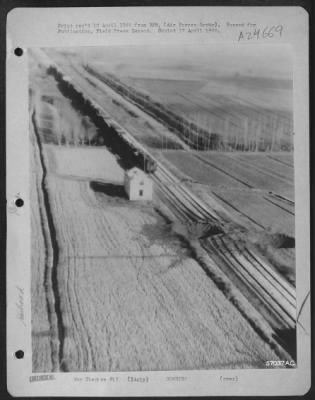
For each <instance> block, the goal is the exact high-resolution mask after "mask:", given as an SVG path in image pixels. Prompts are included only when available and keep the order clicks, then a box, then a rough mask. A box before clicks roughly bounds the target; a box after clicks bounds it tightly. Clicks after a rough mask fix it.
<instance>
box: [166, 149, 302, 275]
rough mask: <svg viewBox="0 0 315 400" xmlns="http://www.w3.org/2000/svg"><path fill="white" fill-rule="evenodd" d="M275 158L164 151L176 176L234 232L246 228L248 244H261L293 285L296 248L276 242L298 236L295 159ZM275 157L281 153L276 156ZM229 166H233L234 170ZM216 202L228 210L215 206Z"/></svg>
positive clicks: (243, 154)
mask: <svg viewBox="0 0 315 400" xmlns="http://www.w3.org/2000/svg"><path fill="white" fill-rule="evenodd" d="M196 154H197V158H196ZM270 157H272V158H271V159H270ZM273 157H274V155H273V154H270V153H268V154H267V153H266V154H258V155H256V154H251V153H224V152H222V153H218V152H198V153H196V152H195V153H194V152H184V151H170V150H168V151H164V152H160V159H161V160H162V161H163V160H167V162H168V163H169V164H168V165H171V164H172V165H173V169H172V171H173V173H174V174H175V175H177V176H178V178H180V179H181V181H182V182H183V183H184V184H185V185H186V186H188V187H189V188H190V189H191V190H192V191H193V192H194V193H195V194H196V195H197V196H198V197H199V198H200V199H202V200H203V201H204V202H205V203H206V204H208V205H209V206H210V207H212V208H214V209H217V211H218V213H219V214H220V215H221V218H222V221H225V223H229V222H232V228H231V229H237V230H238V229H240V227H243V228H245V229H246V231H247V236H248V239H247V240H249V242H252V243H253V244H255V245H257V246H258V247H259V248H260V250H261V251H262V252H263V253H264V254H265V255H266V257H267V258H268V259H269V261H271V263H272V264H273V265H275V266H276V269H278V271H280V272H281V273H282V274H283V275H284V276H286V277H287V278H288V279H289V281H290V282H293V283H294V282H295V249H294V245H293V248H292V247H291V245H290V248H282V245H280V244H279V243H278V242H277V241H276V243H275V244H274V245H273V244H272V242H273V241H274V237H277V236H278V235H283V236H284V237H290V238H294V237H295V221H294V202H291V201H289V200H286V197H288V198H289V199H290V198H293V176H292V172H293V169H292V167H290V166H289V165H290V162H291V160H292V155H291V154H286V155H282V154H281V156H280V157H281V163H278V161H275V160H273ZM275 157H276V158H278V157H279V155H278V154H277V153H276V154H275ZM203 159H204V160H205V161H206V163H205V164H204V163H203V162H202V160H203ZM208 159H210V160H211V161H210V163H209V162H208ZM239 159H241V160H242V162H239ZM256 159H257V160H258V162H257V163H256V162H255V161H256ZM269 159H270V166H269ZM284 163H286V164H284ZM230 165H232V166H233V168H231V169H229V168H228V166H230ZM277 167H278V168H279V173H278V169H277ZM271 168H274V170H273V173H271ZM257 169H259V172H258V171H257ZM290 182H291V183H290ZM270 191H274V192H275V193H277V194H280V196H281V195H282V196H285V198H282V197H278V196H276V195H274V194H270V193H269V192H270ZM216 201H217V202H218V203H219V205H221V206H222V207H223V209H221V210H220V208H219V207H218V206H216V205H215V202H216ZM268 237H269V239H268ZM270 242H271V243H270ZM279 246H280V247H279Z"/></svg>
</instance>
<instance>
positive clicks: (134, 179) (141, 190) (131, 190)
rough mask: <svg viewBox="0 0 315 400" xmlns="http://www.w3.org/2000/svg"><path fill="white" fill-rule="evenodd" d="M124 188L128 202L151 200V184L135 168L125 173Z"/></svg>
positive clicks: (150, 181) (148, 179) (146, 176)
mask: <svg viewBox="0 0 315 400" xmlns="http://www.w3.org/2000/svg"><path fill="white" fill-rule="evenodd" d="M124 186H125V191H126V193H127V195H128V197H129V200H152V196H153V182H152V180H151V179H150V178H149V177H148V175H147V174H146V173H144V172H143V171H141V169H139V168H137V167H134V168H131V169H130V170H129V171H126V173H125V185H124Z"/></svg>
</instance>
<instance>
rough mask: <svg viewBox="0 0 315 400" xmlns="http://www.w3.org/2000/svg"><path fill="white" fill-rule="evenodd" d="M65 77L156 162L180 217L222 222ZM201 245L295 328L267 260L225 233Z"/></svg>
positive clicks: (282, 286) (290, 301) (282, 284)
mask: <svg viewBox="0 0 315 400" xmlns="http://www.w3.org/2000/svg"><path fill="white" fill-rule="evenodd" d="M46 60H49V63H50V65H54V67H55V68H57V69H58V71H59V73H60V74H61V75H62V76H65V74H64V73H63V71H62V69H61V68H60V67H59V66H57V65H56V64H55V63H54V62H53V61H51V60H50V59H49V58H48V57H47V59H46ZM74 73H75V72H74ZM64 81H65V82H67V83H68V84H71V85H72V86H73V88H75V90H76V91H77V92H78V93H80V94H81V95H83V96H84V98H85V99H86V100H87V101H89V102H90V103H91V105H92V106H93V108H94V109H95V111H96V112H97V114H98V115H99V116H100V117H102V118H103V119H104V121H105V123H106V124H107V125H108V126H109V127H112V128H113V129H114V130H115V131H116V133H117V134H118V135H119V136H121V137H122V138H123V139H124V140H125V141H127V142H128V144H129V145H130V146H131V147H132V148H133V149H135V150H136V151H139V152H141V153H142V154H143V156H144V157H145V158H149V159H151V160H153V161H154V162H155V163H156V166H157V168H156V170H155V172H154V173H153V174H152V179H153V180H154V182H155V183H156V186H157V187H158V190H159V194H160V195H161V197H162V198H163V199H164V200H166V201H167V203H168V206H169V207H170V209H171V210H172V211H173V213H174V214H175V215H176V217H177V218H178V219H179V220H181V221H182V222H185V223H205V224H208V225H210V226H211V225H212V226H213V225H215V226H220V225H221V224H220V217H219V216H218V215H217V213H216V212H215V211H214V210H211V209H210V208H209V207H208V206H207V205H205V204H204V203H203V202H202V201H201V200H200V199H199V198H197V197H196V196H195V195H194V194H193V193H192V192H191V191H190V190H189V189H188V188H187V187H185V186H184V185H183V183H182V182H181V181H180V180H179V179H178V178H176V177H175V176H174V175H173V174H172V173H171V172H170V171H169V170H168V169H167V168H166V167H165V166H164V165H163V164H162V163H161V162H160V161H158V160H157V159H156V158H155V157H154V156H153V155H152V154H151V153H150V152H149V151H148V149H147V148H145V147H144V146H143V145H142V144H141V143H140V142H139V141H138V140H137V139H135V138H134V137H133V136H132V135H131V134H130V133H129V132H128V131H127V130H126V129H124V128H123V127H122V126H121V125H120V124H119V123H117V122H116V121H115V120H114V119H113V118H112V117H111V116H110V115H109V114H108V113H107V112H106V111H105V110H104V109H103V107H102V106H100V105H99V104H98V103H97V102H96V101H95V100H94V99H93V98H92V96H91V95H89V94H87V93H86V91H85V90H84V88H82V86H81V85H79V84H78V83H76V82H75V78H73V76H71V78H69V77H65V78H64ZM274 199H275V197H274ZM275 200H276V199H275ZM277 200H278V201H279V200H282V201H283V200H285V202H286V203H288V204H287V207H289V208H291V207H292V202H291V200H289V199H278V198H277ZM222 232H223V231H222ZM202 245H203V247H204V249H205V250H206V251H207V253H208V254H209V255H210V256H213V257H215V258H216V259H217V260H218V259H219V262H221V263H223V264H224V265H225V266H227V267H228V268H230V269H232V270H233V273H234V274H235V275H237V277H238V279H239V280H241V281H242V282H243V284H244V285H246V286H247V287H248V288H249V289H250V290H251V293H253V295H254V296H256V297H257V299H259V302H260V304H261V305H262V307H264V308H265V310H267V312H270V314H272V315H273V316H274V318H275V320H276V322H275V324H274V326H273V328H277V329H294V328H295V325H296V293H295V289H294V288H293V286H291V285H290V284H289V283H288V282H287V281H286V280H285V279H284V278H282V276H280V275H279V274H278V273H277V272H276V271H275V270H274V269H273V268H272V267H271V266H270V265H269V264H268V263H267V261H265V260H264V259H263V258H262V257H260V256H259V255H258V254H256V252H254V251H253V250H251V249H249V248H248V247H246V246H244V247H243V248H242V249H240V248H239V247H238V245H237V244H236V243H235V242H233V240H232V239H231V238H229V236H228V234H225V233H221V234H218V235H214V236H211V237H208V238H207V239H205V240H202Z"/></svg>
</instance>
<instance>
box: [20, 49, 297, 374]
mask: <svg viewBox="0 0 315 400" xmlns="http://www.w3.org/2000/svg"><path fill="white" fill-rule="evenodd" d="M27 57H28V68H29V87H28V89H29V106H28V107H29V108H28V110H29V131H28V132H27V134H28V135H29V143H30V166H29V168H30V170H31V183H30V185H31V186H30V188H31V190H30V196H31V198H30V203H31V318H32V370H33V372H37V373H41V372H124V371H189V370H199V371H200V370H218V369H222V370H223V369H226V370H231V369H265V368H270V362H271V363H275V365H277V368H295V367H296V361H297V354H296V319H297V318H296V289H295V283H296V282H295V272H296V268H295V199H294V128H293V117H294V116H293V88H294V82H293V71H292V65H293V62H292V53H291V48H290V47H289V46H287V45H285V44H261V45H260V46H254V45H242V44H237V43H233V44H224V43H223V42H222V43H216V44H205V43H202V42H201V43H200V45H195V46H192V45H186V46H185V45H183V44H180V43H179V44H178V46H175V45H173V44H170V45H164V46H162V45H160V44H157V43H156V44H154V46H153V45H152V46H149V45H128V46H127V45H125V46H118V45H116V46H104V47H99V46H94V47H92V46H90V47H67V48H58V47H45V48H40V47H38V48H36V47H34V48H30V49H29V50H28V54H27ZM277 361H279V363H278V364H277V363H276V362H277ZM284 361H285V362H284Z"/></svg>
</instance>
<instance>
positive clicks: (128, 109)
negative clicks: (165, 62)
mask: <svg viewBox="0 0 315 400" xmlns="http://www.w3.org/2000/svg"><path fill="white" fill-rule="evenodd" d="M48 54H49V55H50V52H48ZM52 57H53V59H54V60H56V61H57V62H59V63H60V64H61V65H62V68H63V70H64V71H65V72H66V73H68V74H69V75H71V74H72V73H73V71H75V78H76V83H77V85H79V87H81V88H82V90H83V91H84V92H85V93H86V94H87V95H88V96H90V97H91V98H92V99H93V100H94V101H96V102H97V103H98V104H101V105H102V107H103V108H104V109H105V110H106V112H107V113H108V114H109V115H110V116H112V117H113V118H114V119H115V120H116V121H117V122H118V123H119V124H120V125H121V126H123V127H125V128H127V129H128V131H129V132H130V133H131V134H132V135H133V136H134V137H135V138H137V139H138V140H139V141H140V142H142V143H143V144H145V145H147V146H148V147H152V148H160V147H161V146H163V143H168V145H169V146H172V147H173V148H186V146H185V143H183V142H182V141H181V140H180V139H179V138H178V137H177V136H176V135H174V134H172V133H171V132H170V131H169V130H168V129H167V127H165V126H164V125H163V124H162V123H160V122H159V121H157V120H155V119H154V118H152V117H151V116H149V115H148V114H146V113H145V112H143V111H141V110H140V109H139V108H138V107H136V106H134V105H133V104H131V103H130V102H128V101H126V100H125V99H124V98H122V97H121V96H120V95H118V94H117V93H116V92H115V91H113V90H112V89H111V88H110V87H108V86H107V85H104V84H103V83H102V82H101V81H100V80H99V79H95V77H93V76H92V75H91V74H88V73H87V72H86V70H85V69H84V68H83V67H82V65H80V64H77V63H75V62H74V61H73V60H72V59H71V58H69V59H68V58H65V57H63V56H60V54H58V53H57V52H53V53H52Z"/></svg>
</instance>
